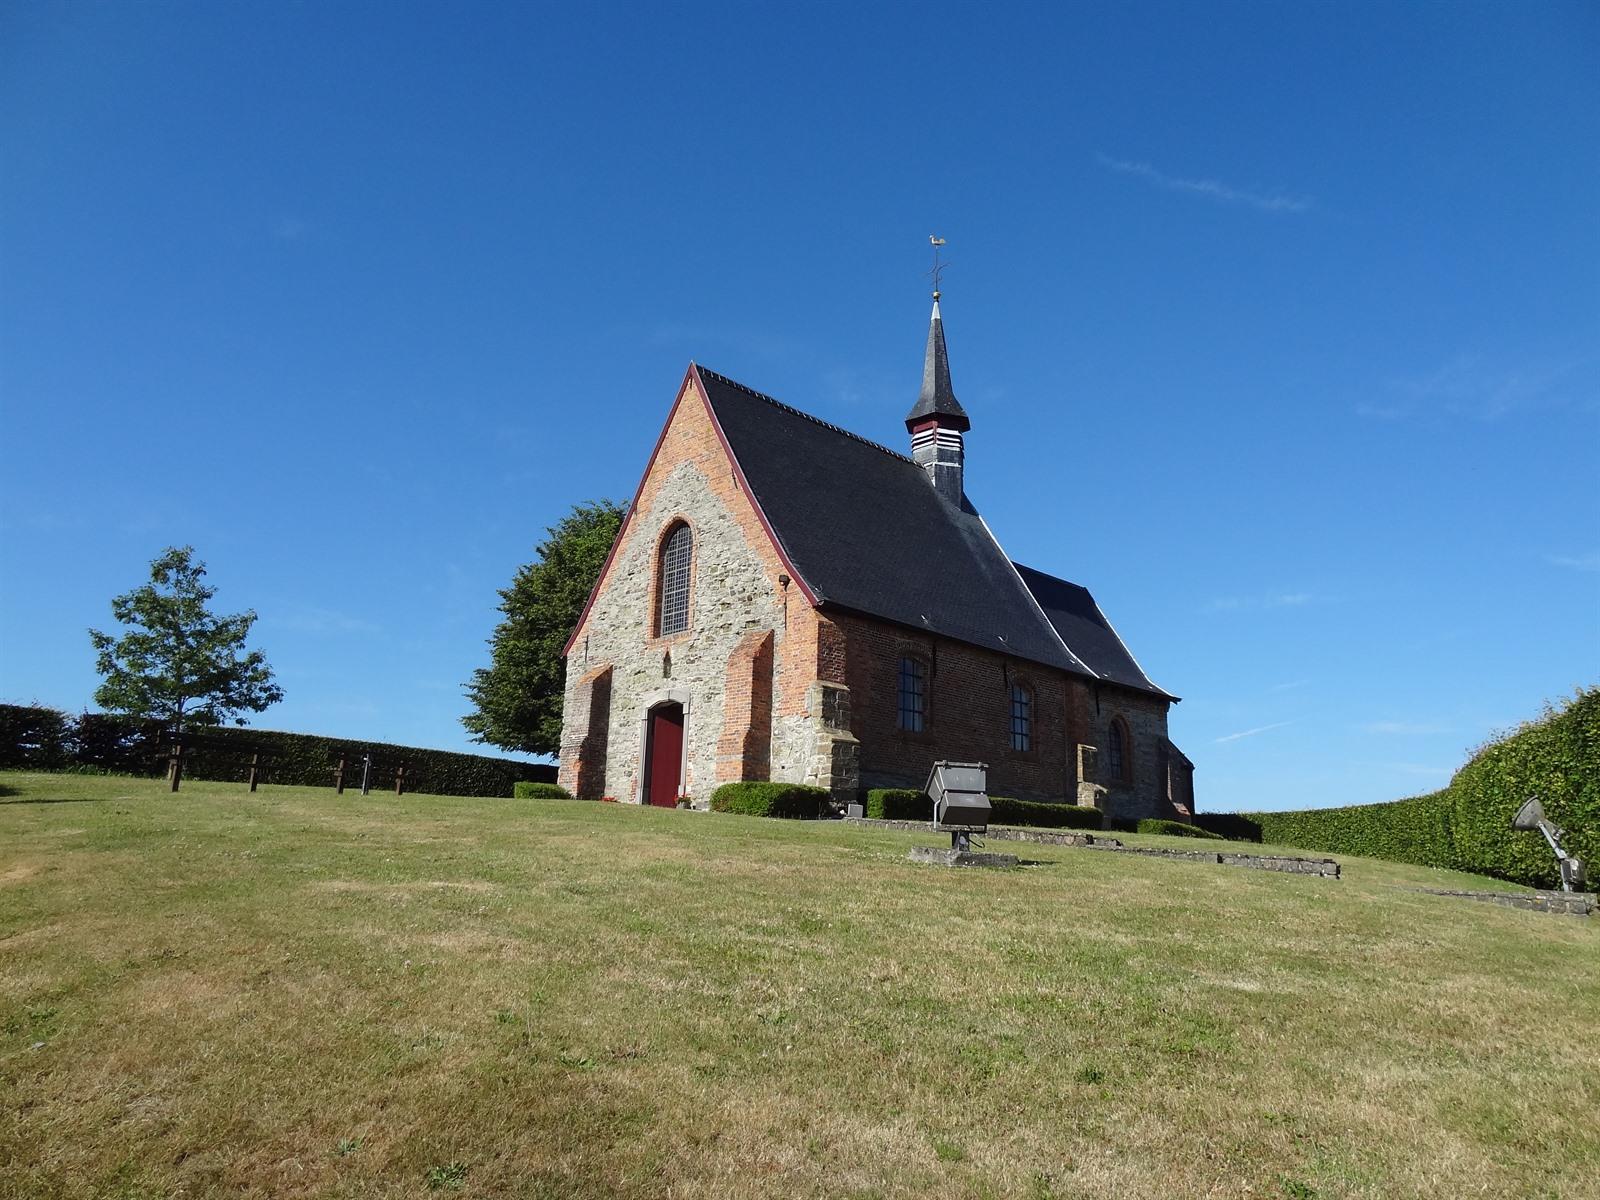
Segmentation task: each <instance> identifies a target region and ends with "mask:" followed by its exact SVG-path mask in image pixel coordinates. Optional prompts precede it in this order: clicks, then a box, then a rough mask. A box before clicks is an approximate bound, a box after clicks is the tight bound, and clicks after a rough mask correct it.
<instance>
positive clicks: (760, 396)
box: [695, 363, 916, 466]
mask: <svg viewBox="0 0 1600 1200" xmlns="http://www.w3.org/2000/svg"><path fill="white" fill-rule="evenodd" d="M695 369H696V370H697V371H701V372H703V373H704V374H706V375H709V376H711V378H713V379H715V380H716V381H717V382H718V383H725V384H727V385H728V386H729V387H731V388H734V389H736V390H738V391H741V392H744V393H745V394H747V395H750V396H754V397H755V398H756V399H757V400H764V401H766V402H767V403H768V404H770V405H772V406H773V407H774V408H781V409H782V410H783V411H784V412H786V413H792V414H793V415H795V416H797V417H802V418H804V419H805V420H807V421H810V422H811V423H812V424H813V425H821V426H822V427H823V428H824V429H828V430H832V431H833V432H834V433H840V434H843V435H844V436H845V437H847V438H849V439H851V440H852V441H856V442H860V443H861V444H862V445H863V446H871V447H872V448H873V449H874V450H878V451H881V452H882V453H884V454H887V455H888V456H889V457H890V458H898V459H899V460H900V461H901V462H907V463H911V464H912V466H915V465H916V463H915V462H913V461H912V459H911V458H910V457H909V456H907V455H904V454H901V453H900V452H899V451H898V450H891V449H889V447H887V446H885V445H883V444H882V443H881V442H875V441H873V440H872V439H871V438H868V437H862V436H861V435H860V434H859V433H854V432H852V431H851V430H848V429H846V428H844V427H843V426H842V425H835V424H834V423H833V422H832V421H824V420H823V419H822V418H821V417H814V416H812V415H811V414H810V413H808V412H804V411H802V410H801V409H798V408H796V407H795V406H794V405H792V404H785V403H784V402H783V401H782V400H779V399H777V398H776V397H774V396H769V395H767V394H766V393H765V392H758V391H756V389H755V388H753V387H750V386H749V385H747V384H743V383H740V382H739V381H738V380H737V379H729V378H728V377H727V376H726V375H723V374H721V373H719V372H717V371H713V370H712V369H711V368H710V367H707V366H702V365H701V364H700V363H695Z"/></svg>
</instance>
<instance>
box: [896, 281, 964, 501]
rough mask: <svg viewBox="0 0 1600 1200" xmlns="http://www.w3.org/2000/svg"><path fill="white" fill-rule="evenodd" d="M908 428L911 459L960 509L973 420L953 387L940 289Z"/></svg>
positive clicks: (934, 485) (936, 489) (934, 299)
mask: <svg viewBox="0 0 1600 1200" xmlns="http://www.w3.org/2000/svg"><path fill="white" fill-rule="evenodd" d="M906 428H907V429H908V430H910V431H911V458H912V461H913V462H915V463H916V464H917V465H918V466H919V467H921V468H922V469H923V470H924V471H926V472H927V473H928V479H929V480H930V481H931V482H932V484H933V488H934V491H936V492H938V493H939V495H940V497H941V498H943V499H944V500H946V501H948V502H949V503H951V504H953V505H955V506H956V507H958V508H959V507H960V506H961V496H962V471H963V465H964V463H965V461H966V451H965V448H964V446H963V443H962V440H961V435H962V434H964V433H965V432H966V431H967V430H969V429H971V428H972V422H971V421H969V420H967V412H966V410H965V409H964V408H962V407H961V401H959V400H957V399H956V393H955V389H953V388H952V387H951V386H950V356H949V354H948V353H947V352H946V351H945V348H944V321H943V320H942V319H941V318H940V316H939V293H938V292H937V291H935V292H934V293H933V317H932V318H931V319H930V321H929V323H928V350H927V354H926V355H925V356H924V358H923V361H922V394H921V395H920V396H918V397H917V403H916V406H915V407H913V408H912V410H911V412H910V414H909V415H908V416H907V417H906Z"/></svg>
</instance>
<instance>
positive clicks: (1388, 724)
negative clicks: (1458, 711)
mask: <svg viewBox="0 0 1600 1200" xmlns="http://www.w3.org/2000/svg"><path fill="white" fill-rule="evenodd" d="M1360 728H1361V730H1362V732H1364V733H1388V734H1402V735H1405V736H1420V735H1422V734H1428V733H1453V732H1454V730H1453V729H1452V728H1451V727H1450V726H1449V725H1446V724H1444V723H1443V722H1440V721H1368V722H1367V723H1366V724H1364V725H1362V726H1361V727H1360Z"/></svg>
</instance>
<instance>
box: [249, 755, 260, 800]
mask: <svg viewBox="0 0 1600 1200" xmlns="http://www.w3.org/2000/svg"><path fill="white" fill-rule="evenodd" d="M260 778H261V755H260V753H259V752H257V753H255V754H252V755H251V756H250V790H251V791H252V792H253V791H255V790H256V783H257V781H258V780H259V779H260Z"/></svg>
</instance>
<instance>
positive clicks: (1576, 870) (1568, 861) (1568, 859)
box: [1511, 796, 1584, 892]
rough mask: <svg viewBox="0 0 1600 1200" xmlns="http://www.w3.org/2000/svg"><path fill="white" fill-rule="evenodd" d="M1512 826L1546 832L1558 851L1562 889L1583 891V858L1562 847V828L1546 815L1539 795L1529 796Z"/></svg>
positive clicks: (1547, 839) (1527, 830)
mask: <svg viewBox="0 0 1600 1200" xmlns="http://www.w3.org/2000/svg"><path fill="white" fill-rule="evenodd" d="M1511 828H1513V829H1517V830H1522V831H1525V832H1531V831H1532V830H1535V829H1537V830H1538V831H1539V832H1540V833H1542V834H1544V840H1545V841H1547V842H1549V843H1550V849H1552V850H1554V851H1555V853H1556V864H1557V868H1558V869H1559V871H1560V872H1561V890H1562V891H1563V892H1581V891H1583V885H1584V871H1583V860H1582V859H1581V858H1575V857H1573V856H1572V855H1570V854H1568V853H1567V852H1566V851H1565V850H1563V849H1562V848H1561V834H1562V830H1560V829H1559V828H1557V827H1556V825H1555V824H1554V823H1552V822H1551V821H1550V820H1549V819H1548V818H1547V817H1546V816H1545V815H1544V805H1543V804H1541V803H1540V802H1539V797H1537V796H1529V797H1528V799H1527V800H1526V801H1525V802H1524V803H1523V805H1522V807H1521V808H1519V809H1517V815H1516V816H1514V817H1512V818H1511Z"/></svg>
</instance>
